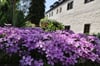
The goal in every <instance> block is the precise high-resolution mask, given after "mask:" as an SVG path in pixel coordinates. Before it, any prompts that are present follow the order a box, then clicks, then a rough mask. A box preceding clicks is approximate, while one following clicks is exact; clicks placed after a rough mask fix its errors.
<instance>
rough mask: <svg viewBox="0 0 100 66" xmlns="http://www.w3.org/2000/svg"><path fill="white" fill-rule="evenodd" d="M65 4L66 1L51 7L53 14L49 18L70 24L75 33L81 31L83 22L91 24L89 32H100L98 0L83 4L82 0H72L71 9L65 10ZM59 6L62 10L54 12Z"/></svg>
mask: <svg viewBox="0 0 100 66" xmlns="http://www.w3.org/2000/svg"><path fill="white" fill-rule="evenodd" d="M70 1H71V0H70ZM67 4H68V2H65V3H63V4H61V5H60V6H59V7H57V8H55V9H53V10H52V11H53V16H51V17H49V18H50V19H56V20H57V21H59V22H62V23H63V24H64V25H70V26H71V30H73V31H74V32H77V33H80V32H81V33H83V31H84V24H90V25H91V26H90V33H91V34H92V33H98V32H100V0H94V1H92V2H89V3H86V4H84V0H80V1H79V0H74V3H73V9H71V10H67ZM60 7H62V12H61V13H58V14H56V10H57V9H59V8H60ZM52 11H51V12H52ZM47 14H49V13H47Z"/></svg>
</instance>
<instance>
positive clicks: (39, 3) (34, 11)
mask: <svg viewBox="0 0 100 66" xmlns="http://www.w3.org/2000/svg"><path fill="white" fill-rule="evenodd" d="M44 12H45V0H32V1H31V3H30V8H29V14H28V16H27V18H29V19H28V20H30V21H31V22H32V23H34V24H36V26H39V22H40V19H41V18H43V17H44Z"/></svg>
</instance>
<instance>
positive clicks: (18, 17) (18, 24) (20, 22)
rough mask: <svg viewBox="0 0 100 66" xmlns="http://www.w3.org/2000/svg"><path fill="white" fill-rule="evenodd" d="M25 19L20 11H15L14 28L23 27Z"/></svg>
mask: <svg viewBox="0 0 100 66" xmlns="http://www.w3.org/2000/svg"><path fill="white" fill-rule="evenodd" d="M25 21H26V20H25V18H24V14H23V12H22V11H17V12H16V14H15V26H16V27H23V26H24V25H25Z"/></svg>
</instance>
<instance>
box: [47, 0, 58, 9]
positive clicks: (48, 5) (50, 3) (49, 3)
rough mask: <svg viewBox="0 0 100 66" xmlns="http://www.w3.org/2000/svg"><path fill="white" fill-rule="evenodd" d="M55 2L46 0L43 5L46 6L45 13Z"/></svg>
mask: <svg viewBox="0 0 100 66" xmlns="http://www.w3.org/2000/svg"><path fill="white" fill-rule="evenodd" d="M55 1H58V0H46V3H45V6H46V9H45V10H46V11H47V10H49V7H50V6H51V5H52V4H53V3H54V2H55Z"/></svg>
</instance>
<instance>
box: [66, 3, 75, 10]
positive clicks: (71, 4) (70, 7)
mask: <svg viewBox="0 0 100 66" xmlns="http://www.w3.org/2000/svg"><path fill="white" fill-rule="evenodd" d="M73 4H74V1H71V2H69V3H68V4H67V10H70V9H73Z"/></svg>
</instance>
